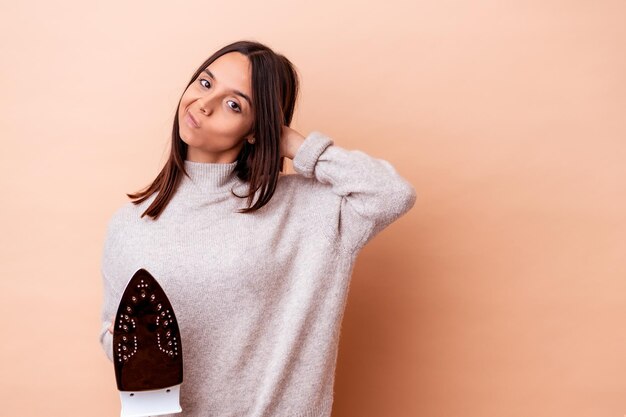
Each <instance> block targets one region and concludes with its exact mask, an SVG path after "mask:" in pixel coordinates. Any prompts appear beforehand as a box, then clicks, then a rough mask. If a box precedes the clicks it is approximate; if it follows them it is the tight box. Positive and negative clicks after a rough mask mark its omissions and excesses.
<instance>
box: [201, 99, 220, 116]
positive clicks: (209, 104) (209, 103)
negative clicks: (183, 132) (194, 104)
mask: <svg viewBox="0 0 626 417" xmlns="http://www.w3.org/2000/svg"><path fill="white" fill-rule="evenodd" d="M216 99H218V100H219V97H216V96H215V95H214V94H205V95H203V96H202V97H200V98H199V99H198V102H199V103H200V111H201V112H202V113H203V114H204V115H205V116H208V115H209V114H211V113H213V106H214V105H215V100H216Z"/></svg>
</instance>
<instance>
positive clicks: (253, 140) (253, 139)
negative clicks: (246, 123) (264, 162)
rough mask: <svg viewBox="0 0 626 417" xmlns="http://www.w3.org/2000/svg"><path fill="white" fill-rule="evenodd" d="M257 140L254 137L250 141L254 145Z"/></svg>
mask: <svg viewBox="0 0 626 417" xmlns="http://www.w3.org/2000/svg"><path fill="white" fill-rule="evenodd" d="M255 141H256V139H255V138H252V140H249V141H248V143H249V144H251V145H252V144H254V142H255Z"/></svg>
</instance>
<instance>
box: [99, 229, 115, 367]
mask: <svg viewBox="0 0 626 417" xmlns="http://www.w3.org/2000/svg"><path fill="white" fill-rule="evenodd" d="M115 239H116V237H115V228H114V222H113V219H112V220H110V221H109V224H108V225H107V232H106V236H105V239H104V245H103V252H102V257H101V263H100V273H101V279H102V289H103V300H102V305H101V308H100V321H101V325H100V331H99V335H98V341H99V342H100V346H101V347H102V350H103V351H104V353H105V354H106V356H107V358H108V359H109V361H111V362H113V335H112V334H111V333H109V331H108V330H107V329H108V327H109V326H110V325H111V318H112V317H113V315H114V314H115V312H116V310H117V303H118V300H119V296H118V294H117V291H116V290H115V288H114V286H113V283H112V282H111V280H110V279H109V277H110V275H109V273H108V271H109V268H110V265H111V261H112V260H113V259H114V254H113V250H114V248H115V247H116V243H115Z"/></svg>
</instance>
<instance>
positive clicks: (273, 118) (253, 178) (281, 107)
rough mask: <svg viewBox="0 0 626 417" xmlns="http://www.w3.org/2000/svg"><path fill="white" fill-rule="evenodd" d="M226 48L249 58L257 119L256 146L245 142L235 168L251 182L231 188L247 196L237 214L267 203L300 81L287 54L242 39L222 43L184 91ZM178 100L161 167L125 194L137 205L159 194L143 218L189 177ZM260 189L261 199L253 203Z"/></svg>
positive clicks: (281, 162)
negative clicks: (153, 176)
mask: <svg viewBox="0 0 626 417" xmlns="http://www.w3.org/2000/svg"><path fill="white" fill-rule="evenodd" d="M229 52H240V53H242V54H243V55H245V56H247V57H248V59H249V60H250V64H251V68H252V80H251V81H252V96H253V97H254V100H253V103H252V107H253V110H254V115H255V116H254V117H255V118H254V122H253V126H252V130H251V131H253V132H254V138H255V144H254V145H251V144H250V143H248V141H244V145H243V147H242V149H241V151H240V152H239V155H238V156H237V160H236V161H237V164H236V165H235V169H234V172H235V174H236V175H237V176H238V177H239V178H240V179H241V180H243V181H245V182H247V183H248V184H249V187H248V193H247V194H246V195H244V196H239V195H237V194H235V193H234V192H233V191H232V190H231V193H232V194H233V195H235V196H237V197H239V198H246V197H247V205H248V207H247V208H243V209H241V210H239V213H248V212H251V211H256V210H258V209H260V208H261V207H263V206H264V205H265V204H267V203H268V202H269V200H270V199H271V198H272V195H273V194H274V190H275V189H276V183H277V182H278V177H279V173H280V172H283V171H284V157H281V156H280V135H281V132H282V126H283V125H286V126H289V125H290V124H291V119H292V117H293V112H294V108H295V105H296V99H297V97H298V92H299V80H298V75H297V73H296V70H295V67H294V65H293V64H292V63H291V61H289V60H288V59H287V58H286V57H284V56H283V55H281V54H277V53H276V52H274V51H272V50H271V49H270V48H269V47H267V46H265V45H263V44H261V43H259V42H256V41H247V40H241V41H237V42H234V43H231V44H229V45H226V46H224V47H223V48H221V49H219V50H218V51H216V52H215V53H214V54H213V55H211V56H210V57H209V58H208V59H207V60H206V61H204V62H203V63H202V64H201V65H200V66H199V67H198V69H197V70H196V72H195V73H194V74H193V76H192V77H191V80H190V81H189V83H188V84H187V87H186V88H185V90H186V89H187V88H189V86H190V85H191V84H192V83H193V82H194V81H195V79H196V78H197V77H198V76H199V75H200V73H201V72H202V71H203V70H204V69H205V68H206V67H208V66H209V64H211V63H212V62H213V61H215V60H216V59H217V58H219V57H220V56H222V55H224V54H227V53H229ZM183 94H184V92H183ZM181 100H182V95H181V98H180V99H179V101H178V105H177V106H176V110H175V112H174V125H173V127H172V141H171V149H170V155H169V158H168V160H167V162H166V163H165V166H164V167H163V169H162V170H161V172H159V174H158V175H157V177H156V179H155V180H154V181H153V182H152V183H151V184H150V185H149V186H147V187H145V188H144V189H143V190H142V191H139V192H137V193H134V194H126V195H127V196H128V197H129V198H130V199H131V200H134V201H133V204H135V205H137V204H139V203H141V202H143V201H144V200H146V199H147V198H148V197H150V196H151V195H152V194H153V193H155V192H156V193H158V194H157V196H156V198H155V199H154V201H153V202H152V203H151V204H150V206H149V207H148V208H147V209H146V210H145V211H144V212H143V214H142V215H141V217H143V216H145V215H148V216H150V217H152V218H153V219H155V220H156V219H157V218H158V217H159V215H160V214H161V212H162V211H163V209H164V208H165V206H166V205H167V203H168V202H169V201H170V199H171V198H172V196H173V195H174V193H175V192H176V189H177V187H178V184H179V183H180V181H181V180H182V175H187V177H189V175H188V173H187V172H186V171H185V165H184V161H185V159H186V158H187V148H188V145H187V144H186V143H185V142H184V141H183V140H182V139H181V137H180V134H179V131H178V128H179V121H178V107H179V106H180V101H181ZM259 189H260V190H261V191H260V193H259V197H258V199H257V201H256V202H255V203H254V204H252V201H253V199H254V196H255V194H256V192H257V191H258V190H259Z"/></svg>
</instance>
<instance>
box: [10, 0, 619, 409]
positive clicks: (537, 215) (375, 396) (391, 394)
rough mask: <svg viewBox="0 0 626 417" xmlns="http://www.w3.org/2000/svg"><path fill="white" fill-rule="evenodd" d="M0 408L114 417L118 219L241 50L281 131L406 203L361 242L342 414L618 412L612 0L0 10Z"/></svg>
mask: <svg viewBox="0 0 626 417" xmlns="http://www.w3.org/2000/svg"><path fill="white" fill-rule="evenodd" d="M0 16H1V17H0V19H2V21H1V22H0V23H1V24H0V45H1V50H0V53H1V54H0V56H1V59H0V68H1V77H0V89H1V93H0V99H1V102H0V114H2V116H1V117H0V120H1V125H0V129H1V138H2V152H1V153H0V167H1V168H0V169H1V170H2V171H1V172H0V174H1V175H0V186H1V187H2V204H1V208H0V210H1V213H0V219H1V221H2V224H1V225H0V226H1V227H2V229H1V230H2V234H1V237H0V245H1V249H2V250H1V256H2V259H1V266H0V268H1V269H0V277H1V280H0V316H1V317H2V326H1V329H2V338H1V339H2V342H1V343H0V366H1V375H2V378H1V380H0V381H1V382H0V396H2V398H1V401H0V404H1V405H0V407H1V409H0V414H1V415H3V416H43V415H46V416H69V415H71V416H78V415H89V416H113V415H118V413H119V406H120V405H119V398H118V395H117V390H116V387H115V378H114V373H113V367H112V365H111V364H110V363H109V362H108V360H107V359H106V358H105V356H104V353H103V352H102V351H101V350H100V346H99V344H98V341H97V335H98V330H99V327H100V322H99V314H100V302H101V277H100V274H99V266H100V255H101V250H102V242H103V238H104V230H105V229H104V228H105V224H106V222H107V220H108V218H109V216H110V215H111V214H112V212H113V210H114V209H115V208H116V207H118V206H119V205H120V204H122V203H124V202H125V201H126V197H125V195H124V194H125V193H127V192H133V191H136V190H138V189H139V188H141V187H143V186H144V185H146V184H147V182H148V181H150V180H151V179H153V178H154V176H155V175H156V173H157V172H158V170H159V168H160V166H161V164H162V163H163V162H164V158H165V156H166V151H167V149H168V143H169V135H170V131H171V125H172V117H173V114H174V111H175V108H176V103H177V101H178V98H179V97H180V95H181V94H182V92H183V88H184V86H185V85H186V82H187V81H188V79H189V77H190V76H191V75H192V72H193V70H194V69H195V68H196V67H197V66H198V65H199V64H200V63H201V62H202V61H203V60H204V59H205V58H206V57H208V56H209V55H210V54H211V53H212V52H213V51H215V50H216V49H218V48H219V47H221V46H223V45H224V44H226V43H230V42H232V41H235V40H239V39H246V38H249V39H254V40H258V41H261V42H263V43H266V44H268V45H269V46H271V47H273V48H274V49H275V50H276V51H278V52H281V53H284V54H285V55H287V56H288V57H289V58H290V59H291V60H292V61H293V62H294V63H295V65H296V66H297V67H298V69H299V71H300V74H301V76H302V88H303V91H302V96H301V98H300V102H299V107H298V110H297V115H296V119H295V123H294V125H293V127H294V128H296V129H297V130H299V131H300V132H302V133H303V134H307V133H308V132H310V131H311V130H321V131H323V132H325V133H327V134H329V135H330V136H332V137H333V138H334V139H335V141H336V144H338V145H340V146H343V147H346V148H350V149H361V150H363V151H365V152H367V153H369V154H371V155H374V156H377V157H380V158H383V159H387V160H389V161H390V162H391V163H392V164H393V165H394V166H395V167H396V168H397V169H398V171H399V172H400V173H401V174H402V175H404V176H405V177H406V178H407V179H408V180H409V181H411V182H412V183H413V184H414V186H415V187H416V189H417V193H418V200H417V203H416V206H415V208H414V209H413V210H412V211H410V212H409V213H408V214H407V215H406V216H405V217H403V218H401V219H400V220H399V221H398V222H396V223H394V224H393V225H391V226H390V227H389V228H388V229H386V230H385V231H384V232H382V233H381V234H380V235H379V236H377V237H376V238H375V239H374V240H373V241H372V242H371V243H370V244H368V246H366V248H365V249H364V250H363V251H362V252H361V254H360V256H359V258H358V263H357V266H356V268H355V270H354V275H353V278H352V286H351V290H350V294H349V299H348V305H347V310H346V315H345V318H344V322H343V326H342V338H341V344H340V356H339V360H338V369H337V381H336V386H335V392H336V397H335V404H334V409H333V416H334V417H351V416H359V417H375V416H382V417H387V416H391V417H396V416H397V417H405V416H407V417H408V416H428V417H452V416H459V417H461V416H463V417H501V416H511V417H512V416H515V417H527V416H534V417H543V416H546V417H548V416H550V417H560V416H563V417H565V416H567V417H577V416H580V417H583V416H585V417H589V416H594V417H595V416H622V415H624V414H626V331H625V330H624V325H625V321H626V282H625V278H626V264H625V261H624V252H625V250H626V238H625V232H626V194H625V191H626V169H625V168H624V161H625V158H626V144H625V142H624V141H625V136H626V135H625V134H626V121H625V120H626V117H625V116H626V114H625V109H626V82H625V77H626V75H625V74H626V51H625V49H626V47H625V45H626V42H625V41H626V31H625V29H624V28H625V25H624V16H626V4H625V3H624V2H623V1H595V2H591V1H572V0H570V1H564V0H563V1H554V0H547V1H546V0H541V1H539V0H516V1H509V2H501V1H487V0H478V1H476V0H474V1H470V0H464V1H461V0H457V1H455V0H444V1H431V2H415V1H409V0H406V1H398V0H391V1H385V2H381V3H364V2H357V1H342V2H339V3H338V2H335V1H330V0H321V1H316V2H310V3H308V4H305V3H304V2H295V1H271V0H270V1H263V2H241V1H240V2H200V1H189V2H179V3H174V2H147V1H137V2H132V1H131V2H85V1H68V2H63V3H61V2H44V1H38V2H17V1H4V2H2V4H1V5H0Z"/></svg>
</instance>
